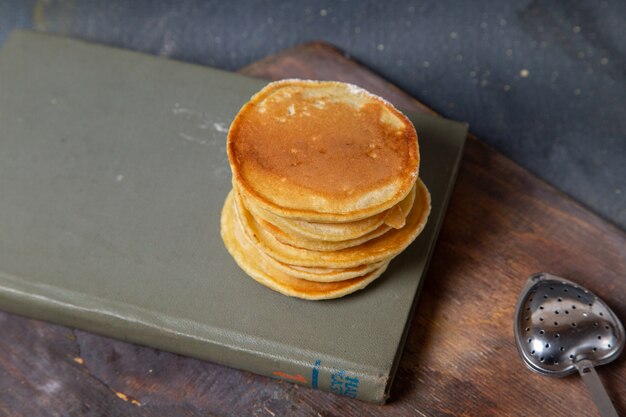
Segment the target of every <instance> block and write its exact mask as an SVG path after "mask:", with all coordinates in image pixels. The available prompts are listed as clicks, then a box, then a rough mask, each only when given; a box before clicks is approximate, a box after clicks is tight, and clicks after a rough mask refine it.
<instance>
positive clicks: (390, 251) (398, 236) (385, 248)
mask: <svg viewBox="0 0 626 417" xmlns="http://www.w3.org/2000/svg"><path fill="white" fill-rule="evenodd" d="M234 195H235V201H236V202H237V207H238V213H239V215H240V219H241V221H242V224H243V229H244V233H245V234H246V236H247V237H248V238H249V239H250V240H251V241H252V242H253V243H254V245H255V246H256V247H257V248H259V250H261V251H263V252H265V253H267V254H268V255H270V256H271V257H272V258H274V259H277V260H279V261H280V262H283V263H285V264H287V265H297V266H308V267H326V268H328V267H331V268H350V267H355V266H358V265H362V264H371V263H375V262H379V261H383V260H389V259H390V258H393V257H394V256H397V255H398V254H399V253H400V252H402V251H403V250H404V249H405V248H406V247H407V246H409V245H410V244H411V242H413V240H414V239H415V238H416V237H417V236H418V235H419V233H420V232H421V231H422V229H423V228H424V226H425V224H426V220H427V218H428V215H429V213H430V194H429V192H428V190H427V189H426V186H425V185H424V183H423V182H422V181H421V180H420V179H419V178H418V180H417V182H416V196H415V202H414V204H413V208H412V209H411V211H410V212H409V214H408V216H407V218H406V225H405V226H404V227H403V228H402V229H391V230H390V231H388V232H387V233H385V234H384V235H382V236H380V237H377V238H375V239H372V240H369V241H367V242H365V243H363V244H361V245H358V246H354V247H351V248H346V249H342V250H338V251H332V252H323V251H314V250H308V249H302V248H297V247H294V246H291V245H287V244H284V243H282V242H280V241H279V240H277V239H276V238H274V237H273V236H272V234H271V233H269V232H268V231H267V230H266V229H264V228H263V227H262V225H261V224H260V223H259V222H258V221H257V220H255V219H254V218H253V217H252V215H251V214H250V212H249V211H248V210H247V209H246V208H245V207H244V206H243V204H242V203H241V200H240V199H239V198H237V193H235V194H234Z"/></svg>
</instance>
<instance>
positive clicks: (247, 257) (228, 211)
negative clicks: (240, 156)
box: [221, 191, 387, 300]
mask: <svg viewBox="0 0 626 417" xmlns="http://www.w3.org/2000/svg"><path fill="white" fill-rule="evenodd" d="M234 200H235V199H234V193H233V192H232V191H231V193H230V194H229V195H228V197H227V198H226V202H225V203H224V208H223V209H222V218H221V233H222V239H223V241H224V244H225V245H226V249H227V250H228V252H230V254H231V256H232V257H233V258H234V260H235V262H236V263H237V264H238V265H239V267H240V268H241V269H243V270H244V271H245V272H246V273H247V274H248V275H249V276H250V277H252V278H253V279H254V280H255V281H257V282H259V283H260V284H262V285H264V286H266V287H268V288H270V289H272V290H274V291H277V292H279V293H281V294H284V295H288V296H291V297H298V298H303V299H307V300H323V299H331V298H339V297H343V296H344V295H347V294H350V293H353V292H354V291H357V290H360V289H362V288H365V287H366V286H367V285H368V284H369V283H371V282H372V281H374V280H375V279H376V278H378V277H379V276H380V275H381V274H382V273H383V272H384V271H385V269H386V268H387V264H386V263H385V264H383V265H382V266H381V267H380V268H378V269H376V270H374V271H372V272H369V273H368V274H366V275H364V276H362V277H357V278H353V279H349V280H344V281H339V282H331V283H320V282H312V281H307V280H303V279H297V278H294V277H292V276H290V275H289V274H286V273H284V272H283V271H281V270H278V269H275V268H274V267H273V266H272V264H270V263H268V262H267V261H266V258H265V257H264V256H263V254H262V253H261V252H260V251H259V250H258V249H257V248H256V246H255V245H253V243H252V242H251V241H250V240H249V239H248V238H247V235H246V234H245V233H244V231H243V229H242V225H241V223H240V222H239V220H238V218H237V215H236V211H235V210H236V208H235V201H234Z"/></svg>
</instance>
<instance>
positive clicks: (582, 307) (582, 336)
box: [515, 273, 624, 417]
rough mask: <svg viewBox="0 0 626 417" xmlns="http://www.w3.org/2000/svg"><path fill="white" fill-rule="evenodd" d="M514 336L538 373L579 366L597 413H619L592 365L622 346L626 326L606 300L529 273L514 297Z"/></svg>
mask: <svg viewBox="0 0 626 417" xmlns="http://www.w3.org/2000/svg"><path fill="white" fill-rule="evenodd" d="M515 341H516V343H517V349H518V350H519V353H520V355H521V356H522V358H523V359H524V362H525V363H526V365H527V366H528V367H529V368H530V369H531V370H533V371H535V372H537V373H540V374H542V375H550V376H557V377H562V376H565V375H568V374H571V373H573V372H576V371H577V370H578V372H579V373H580V376H581V377H582V379H583V381H584V382H585V383H586V384H587V387H588V388H589V392H590V393H591V397H592V398H593V400H594V402H595V403H596V406H597V407H598V410H599V411H600V414H601V415H602V416H603V417H618V415H617V411H616V410H615V408H614V407H613V404H612V403H611V400H610V399H609V396H608V394H607V393H606V391H605V389H604V387H603V386H602V382H601V381H600V378H598V374H597V373H596V371H595V369H594V366H598V365H603V364H606V363H609V362H611V361H613V360H615V359H616V358H617V357H618V356H619V354H620V353H621V351H622V349H623V347H624V326H623V325H622V323H621V322H620V320H619V319H618V318H617V316H616V315H615V314H614V313H613V312H612V311H611V309H610V308H609V307H608V306H607V305H606V304H605V303H604V301H602V300H601V299H599V298H598V297H596V296H595V295H594V294H592V293H591V292H590V291H588V290H587V289H585V288H583V287H581V286H580V285H577V284H575V283H573V282H571V281H568V280H566V279H564V278H560V277H557V276H554V275H550V274H547V273H538V274H534V275H531V276H530V278H529V279H528V282H527V283H526V286H525V287H524V289H523V290H522V293H521V295H520V298H519V301H518V302H517V308H516V311H515Z"/></svg>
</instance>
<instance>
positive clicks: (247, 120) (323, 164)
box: [221, 80, 430, 299]
mask: <svg viewBox="0 0 626 417" xmlns="http://www.w3.org/2000/svg"><path fill="white" fill-rule="evenodd" d="M227 149H228V159H229V162H230V166H231V169H232V172H233V190H232V191H231V192H230V194H229V195H228V197H227V199H226V202H225V204H224V208H223V210H222V218H221V233H222V239H223V240H224V243H225V245H226V248H227V249H228V251H229V252H230V254H231V255H232V256H233V258H234V259H235V261H236V262H237V264H238V265H239V266H240V267H241V268H242V269H243V270H244V271H245V272H246V273H247V274H248V275H250V276H251V277H252V278H254V279H255V280H256V281H258V282H259V283H261V284H263V285H265V286H267V287H269V288H271V289H273V290H275V291H278V292H280V293H282V294H285V295H289V296H293V297H299V298H305V299H328V298H337V297H342V296H344V295H346V294H349V293H351V292H354V291H356V290H359V289H362V288H364V287H365V286H366V285H368V284H369V283H371V282H372V281H373V280H375V279H376V278H378V277H379V276H380V275H381V274H382V273H383V272H384V271H385V269H386V268H387V265H388V264H389V262H390V261H391V259H392V258H394V257H395V256H397V255H398V254H399V253H400V252H402V251H403V250H404V249H405V248H406V247H407V246H408V245H409V244H410V243H411V242H412V241H413V240H414V239H415V238H416V237H417V236H418V235H419V233H420V232H421V231H422V229H423V228H424V225H425V224H426V220H427V218H428V214H429V213H430V194H429V193H428V190H427V189H426V187H425V186H424V184H423V183H422V181H421V180H420V179H419V178H418V168H419V149H418V143H417V134H416V132H415V129H414V127H413V125H412V124H411V122H410V121H409V119H408V118H407V117H406V116H404V115H403V114H402V113H400V112H399V111H398V110H397V109H396V108H395V107H393V106H392V105H391V104H390V103H388V102H386V101H385V100H383V99H381V98H380V97H377V96H375V95H373V94H371V93H368V92H367V91H365V90H363V89H361V88H359V87H356V86H354V85H350V84H345V83H339V82H318V81H303V80H283V81H278V82H274V83H270V84H269V85H267V86H266V87H265V88H263V89H262V90H261V91H260V92H258V93H257V94H256V95H254V96H253V97H252V98H251V100H250V101H249V102H248V103H247V104H245V105H244V106H243V107H242V109H241V110H240V111H239V113H238V114H237V117H236V118H235V120H234V121H233V123H232V125H231V127H230V130H229V132H228V142H227Z"/></svg>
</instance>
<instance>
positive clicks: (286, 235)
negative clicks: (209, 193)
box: [242, 187, 415, 252]
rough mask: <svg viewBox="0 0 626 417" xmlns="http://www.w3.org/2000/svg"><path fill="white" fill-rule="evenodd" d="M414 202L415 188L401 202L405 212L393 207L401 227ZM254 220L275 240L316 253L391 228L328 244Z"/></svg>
mask: <svg viewBox="0 0 626 417" xmlns="http://www.w3.org/2000/svg"><path fill="white" fill-rule="evenodd" d="M414 200H415V187H413V188H412V189H411V192H410V193H409V195H408V196H407V197H406V198H405V199H404V200H403V201H406V202H407V203H408V204H406V207H405V208H404V210H405V211H404V210H403V209H402V208H400V207H399V206H400V204H401V203H400V204H398V205H396V206H395V207H398V208H399V209H398V211H399V213H400V219H401V220H400V219H397V218H396V219H395V221H396V222H397V223H399V224H401V225H402V226H403V225H404V223H405V218H406V215H407V214H408V213H409V212H410V210H411V207H412V206H413V202H414ZM242 202H243V201H242ZM243 204H244V206H246V204H245V202H243ZM247 208H248V206H246V209H247ZM405 213H406V214H405ZM256 219H257V221H258V222H259V223H260V225H261V227H263V228H264V229H265V230H267V231H268V232H269V233H271V234H272V236H273V237H274V238H275V239H276V240H278V241H280V242H282V243H285V244H287V245H291V246H295V247H297V248H303V249H310V250H317V251H323V252H328V251H337V250H341V249H346V248H351V247H353V246H358V245H360V244H363V243H365V242H367V241H368V240H372V239H375V238H377V237H379V236H382V235H383V234H385V233H387V232H388V231H389V230H391V227H389V226H387V225H386V224H384V223H383V224H382V225H381V226H379V227H378V228H377V229H375V230H373V231H371V232H370V233H367V234H365V235H363V236H360V237H358V238H355V239H347V240H343V241H333V242H328V241H325V240H319V239H310V238H306V237H302V236H299V235H298V234H294V233H293V232H290V231H289V230H282V229H281V228H279V227H276V226H275V225H274V224H272V223H270V222H267V221H265V220H262V219H259V218H258V217H256Z"/></svg>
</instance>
